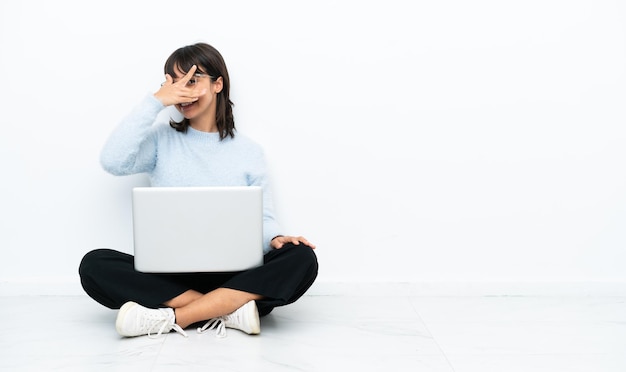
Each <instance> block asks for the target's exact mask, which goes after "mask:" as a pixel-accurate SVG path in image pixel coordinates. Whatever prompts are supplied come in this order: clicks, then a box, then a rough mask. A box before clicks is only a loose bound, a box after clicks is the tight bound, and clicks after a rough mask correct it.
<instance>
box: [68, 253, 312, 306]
mask: <svg viewBox="0 0 626 372" xmlns="http://www.w3.org/2000/svg"><path fill="white" fill-rule="evenodd" d="M78 271H79V274H80V280H81V284H82V286H83V289H84V290H85V292H87V294H88V295H89V296H90V297H91V298H93V299H94V300H96V301H97V302H99V303H100V304H102V305H104V306H106V307H108V308H110V309H119V308H120V307H121V306H122V305H123V304H124V303H126V302H127V301H135V302H137V303H139V304H141V305H143V306H146V307H150V308H158V307H163V306H164V305H163V303H164V302H167V301H169V300H171V299H173V298H174V297H176V296H178V295H180V294H182V293H184V292H186V291H188V290H195V291H198V292H201V293H207V292H210V291H212V290H214V289H217V288H220V287H221V288H230V289H237V290H240V291H244V292H249V293H255V294H259V295H262V296H263V297H264V298H263V299H262V300H259V301H257V307H258V309H259V315H261V316H263V315H267V314H269V313H270V312H271V311H272V309H273V308H274V307H276V306H282V305H287V304H290V303H292V302H295V301H296V300H297V299H298V298H300V297H301V296H302V295H303V294H304V293H305V292H306V291H307V290H308V289H309V287H310V286H311V285H312V284H313V282H314V281H315V278H316V277H317V271H318V264H317V256H316V255H315V253H314V252H313V250H312V249H311V248H310V247H308V246H306V245H304V244H300V245H294V244H291V243H289V244H285V246H283V248H281V249H273V250H272V251H270V252H269V253H267V254H265V256H264V264H263V265H262V266H260V267H257V268H254V269H250V270H247V271H242V272H237V273H194V274H148V273H141V272H138V271H136V270H135V267H134V257H133V256H131V255H129V254H126V253H123V252H119V251H115V250H112V249H96V250H93V251H91V252H89V253H87V254H86V255H85V257H83V259H82V261H81V263H80V267H79V270H78Z"/></svg>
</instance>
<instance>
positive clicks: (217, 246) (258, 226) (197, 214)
mask: <svg viewBox="0 0 626 372" xmlns="http://www.w3.org/2000/svg"><path fill="white" fill-rule="evenodd" d="M132 208H133V238H134V254H135V269H136V270H137V271H141V272H151V273H191V272H233V271H241V270H247V269H250V268H254V267H258V266H260V265H262V264H263V194H262V189H261V187H259V186H229V187H135V188H134V189H133V194H132Z"/></svg>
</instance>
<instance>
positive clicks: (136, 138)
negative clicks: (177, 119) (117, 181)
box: [100, 95, 164, 176]
mask: <svg viewBox="0 0 626 372" xmlns="http://www.w3.org/2000/svg"><path fill="white" fill-rule="evenodd" d="M163 108H164V106H163V104H161V102H160V101H159V100H158V99H157V98H155V97H154V96H152V95H148V96H146V97H145V98H144V99H143V100H142V101H141V103H140V104H139V105H137V106H136V107H135V108H134V109H133V110H132V111H131V112H130V113H129V114H128V115H127V116H126V117H124V119H122V121H121V122H120V123H119V124H118V126H117V127H116V128H115V129H114V130H113V132H112V133H111V134H110V135H109V138H108V139H107V141H106V142H105V144H104V147H103V148H102V151H101V153H100V164H101V165H102V167H103V168H104V170H106V171H107V172H109V173H111V174H113V175H116V176H122V175H130V174H135V173H142V172H149V171H150V170H152V169H153V168H154V166H155V164H156V155H157V154H156V142H155V141H156V139H155V137H154V136H153V135H152V133H153V132H152V124H153V123H154V121H155V120H156V118H157V115H158V114H159V112H161V110H163Z"/></svg>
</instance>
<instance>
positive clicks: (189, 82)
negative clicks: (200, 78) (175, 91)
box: [187, 79, 197, 86]
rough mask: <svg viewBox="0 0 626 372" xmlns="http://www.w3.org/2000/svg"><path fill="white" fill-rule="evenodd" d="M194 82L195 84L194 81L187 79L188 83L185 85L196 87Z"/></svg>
mask: <svg viewBox="0 0 626 372" xmlns="http://www.w3.org/2000/svg"><path fill="white" fill-rule="evenodd" d="M196 82H197V81H196V79H189V81H188V82H187V85H190V86H192V85H196Z"/></svg>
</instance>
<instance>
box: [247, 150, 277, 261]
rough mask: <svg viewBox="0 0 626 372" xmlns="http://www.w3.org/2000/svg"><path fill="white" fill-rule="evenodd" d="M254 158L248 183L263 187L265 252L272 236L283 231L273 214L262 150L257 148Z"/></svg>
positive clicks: (270, 248) (269, 247)
mask: <svg viewBox="0 0 626 372" xmlns="http://www.w3.org/2000/svg"><path fill="white" fill-rule="evenodd" d="M254 159H255V162H256V167H255V169H256V171H255V172H254V173H253V174H250V175H249V179H248V184H249V185H250V186H261V188H262V189H263V251H264V253H267V252H269V251H271V250H272V246H271V241H272V238H274V237H275V236H277V235H282V234H283V232H282V227H281V226H280V224H279V223H278V221H277V220H276V216H275V214H274V202H273V197H272V190H271V187H270V182H269V175H268V169H267V164H266V161H265V155H264V154H263V151H262V150H260V149H259V152H258V153H257V154H256V156H254Z"/></svg>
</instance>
